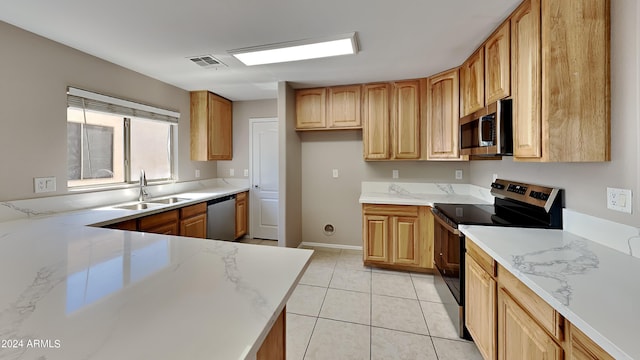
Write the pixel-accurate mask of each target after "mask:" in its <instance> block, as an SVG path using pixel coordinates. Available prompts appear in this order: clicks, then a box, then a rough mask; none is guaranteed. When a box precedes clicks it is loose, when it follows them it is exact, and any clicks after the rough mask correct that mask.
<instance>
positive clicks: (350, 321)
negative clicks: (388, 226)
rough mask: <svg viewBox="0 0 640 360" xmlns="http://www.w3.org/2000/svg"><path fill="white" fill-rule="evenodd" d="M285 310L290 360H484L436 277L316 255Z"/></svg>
mask: <svg viewBox="0 0 640 360" xmlns="http://www.w3.org/2000/svg"><path fill="white" fill-rule="evenodd" d="M314 250H316V251H315V253H314V255H313V257H312V260H311V263H310V264H309V267H308V268H307V271H306V272H305V273H304V275H303V277H302V279H301V280H300V283H299V284H298V286H297V287H296V289H295V290H294V292H293V294H292V296H291V298H290V299H289V302H288V303H287V359H288V360H303V359H304V360H311V359H331V360H339V359H349V360H352V359H367V360H371V359H385V360H389V359H410V360H417V359H428V360H448V359H456V360H460V359H471V360H473V359H481V356H480V353H478V350H477V348H476V347H475V344H473V342H469V341H465V340H462V339H460V338H459V337H458V336H457V333H456V331H455V328H454V326H453V324H452V323H451V321H450V320H449V319H448V318H447V315H446V312H445V308H444V305H443V304H442V303H441V301H440V297H439V296H438V294H437V292H436V289H435V286H434V283H433V282H434V278H433V275H426V274H417V273H409V272H397V271H389V270H378V269H375V268H369V267H366V266H364V265H363V264H362V252H361V251H353V250H335V249H325V248H316V249H314Z"/></svg>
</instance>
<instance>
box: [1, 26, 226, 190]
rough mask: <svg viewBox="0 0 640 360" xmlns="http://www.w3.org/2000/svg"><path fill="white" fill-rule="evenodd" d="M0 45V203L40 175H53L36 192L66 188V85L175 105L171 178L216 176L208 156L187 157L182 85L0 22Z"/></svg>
mask: <svg viewBox="0 0 640 360" xmlns="http://www.w3.org/2000/svg"><path fill="white" fill-rule="evenodd" d="M0 44H2V56H0V81H1V82H2V86H0V127H1V130H0V166H1V167H2V169H1V170H0V201H1V200H15V199H25V198H33V197H37V195H36V194H35V193H34V191H33V178H34V177H41V176H55V177H56V178H57V189H58V191H57V192H55V193H46V194H43V195H46V196H50V195H59V194H64V193H67V188H66V182H67V142H66V137H67V132H66V129H67V123H66V121H67V115H66V108H67V99H66V90H67V86H74V87H77V88H81V89H86V90H91V91H95V92H99V93H104V94H107V95H112V96H116V97H120V98H124V99H128V100H132V101H136V102H141V103H146V104H150V105H154V106H158V107H161V108H168V109H171V110H176V111H179V112H180V113H181V118H180V124H179V127H178V133H179V135H178V136H179V139H178V167H177V176H178V178H179V179H180V180H182V181H186V180H194V179H195V169H196V168H197V169H200V171H201V178H203V179H206V178H214V177H216V164H215V162H192V161H191V160H190V159H189V156H190V154H189V146H190V144H189V142H190V132H189V93H188V92H187V91H185V90H182V89H179V88H176V87H174V86H171V85H168V84H165V83H163V82H160V81H158V80H155V79H152V78H149V77H147V76H144V75H141V74H139V73H136V72H133V71H131V70H127V69H125V68H122V67H120V66H117V65H115V64H112V63H109V62H106V61H104V60H101V59H98V58H96V57H93V56H90V55H87V54H85V53H82V52H80V51H77V50H74V49H72V48H69V47H67V46H64V45H62V44H59V43H56V42H53V41H51V40H48V39H45V38H43V37H40V36H37V35H35V34H32V33H29V32H27V31H24V30H22V29H19V28H16V27H14V26H12V25H9V24H6V23H3V22H0ZM39 195H40V194H38V196H39Z"/></svg>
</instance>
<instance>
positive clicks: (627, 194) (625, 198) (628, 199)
mask: <svg viewBox="0 0 640 360" xmlns="http://www.w3.org/2000/svg"><path fill="white" fill-rule="evenodd" d="M632 203H633V198H632V194H631V190H629V189H616V188H607V208H608V209H611V210H615V211H620V212H624V213H628V214H631V211H632V208H631V204H632Z"/></svg>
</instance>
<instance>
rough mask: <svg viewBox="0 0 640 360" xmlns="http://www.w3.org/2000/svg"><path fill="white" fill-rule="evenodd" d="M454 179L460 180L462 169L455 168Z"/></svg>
mask: <svg viewBox="0 0 640 360" xmlns="http://www.w3.org/2000/svg"><path fill="white" fill-rule="evenodd" d="M456 180H462V170H456Z"/></svg>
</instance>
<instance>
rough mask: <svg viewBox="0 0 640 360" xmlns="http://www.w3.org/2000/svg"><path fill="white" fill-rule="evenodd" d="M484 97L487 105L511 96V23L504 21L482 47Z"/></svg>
mask: <svg viewBox="0 0 640 360" xmlns="http://www.w3.org/2000/svg"><path fill="white" fill-rule="evenodd" d="M484 54H485V61H484V66H485V71H484V75H485V77H484V82H485V97H486V102H485V103H486V104H487V105H489V104H491V103H493V102H496V101H498V100H500V99H503V98H506V97H508V96H509V95H511V22H510V21H509V20H507V21H505V22H504V23H503V24H502V25H501V26H500V28H498V30H496V32H495V33H493V35H491V37H490V38H489V39H488V40H487V43H486V44H485V45H484Z"/></svg>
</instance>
